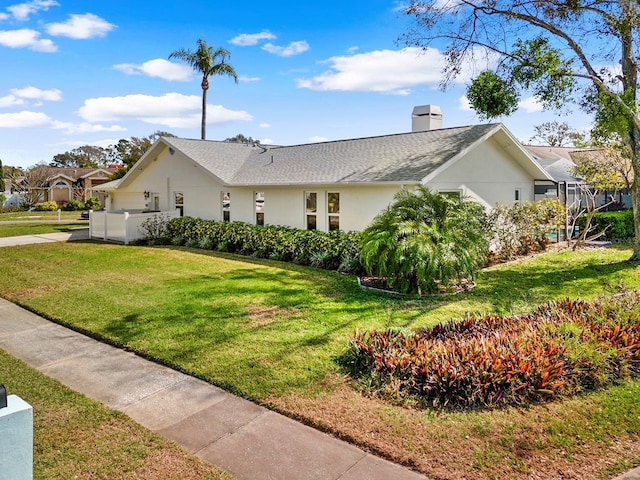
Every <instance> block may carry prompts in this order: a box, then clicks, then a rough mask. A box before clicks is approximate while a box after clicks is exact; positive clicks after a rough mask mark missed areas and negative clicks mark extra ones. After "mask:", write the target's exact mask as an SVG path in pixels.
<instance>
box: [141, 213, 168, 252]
mask: <svg viewBox="0 0 640 480" xmlns="http://www.w3.org/2000/svg"><path fill="white" fill-rule="evenodd" d="M168 223H169V216H168V215H163V214H162V213H156V214H154V215H153V216H152V217H148V218H146V219H145V220H144V221H143V222H142V225H140V228H139V231H140V233H141V234H142V235H143V238H142V239H141V240H142V241H143V242H144V241H146V242H147V244H149V245H158V244H159V245H165V244H168V243H170V241H171V236H170V235H169V232H168Z"/></svg>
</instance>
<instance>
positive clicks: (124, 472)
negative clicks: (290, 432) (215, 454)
mask: <svg viewBox="0 0 640 480" xmlns="http://www.w3.org/2000/svg"><path fill="white" fill-rule="evenodd" d="M0 381H2V383H3V384H4V385H5V386H6V387H7V391H8V392H9V394H15V395H18V396H19V397H20V398H22V399H23V400H25V401H26V402H27V403H29V404H30V405H31V406H32V407H33V424H34V428H33V430H34V432H33V438H34V466H33V477H34V478H36V479H48V480H49V479H61V480H66V479H69V478H77V479H97V478H110V479H127V478H144V479H157V480H165V479H175V480H182V479H193V480H196V479H210V480H222V479H228V480H231V477H230V476H229V475H227V474H226V473H224V472H222V471H221V470H218V469H217V468H215V467H213V466H211V465H209V464H207V463H205V462H203V461H201V460H200V459H198V458H196V457H195V456H194V455H191V454H189V453H187V452H186V451H184V450H182V449H180V448H179V447H177V446H176V445H175V444H173V443H171V442H169V441H167V440H165V439H163V438H161V437H159V436H158V435H156V434H154V433H152V432H151V431H149V430H147V429H145V428H143V427H141V426H140V425H138V424H137V423H136V422H134V421H133V420H131V419H130V418H129V417H127V416H126V415H124V414H122V413H119V412H116V411H114V410H110V409H108V408H106V407H104V406H103V405H101V404H100V403H98V402H96V401H93V400H90V399H88V398H87V397H85V396H84V395H81V394H79V393H77V392H74V391H73V390H70V389H69V388H67V387H65V386H64V385H62V384H60V383H59V382H57V381H56V380H53V379H51V378H49V377H46V376H45V375H43V374H41V373H40V372H38V371H37V370H35V369H33V368H31V367H29V366H27V365H26V364H25V363H23V362H21V361H20V360H17V359H15V358H13V357H11V356H9V355H7V354H6V353H4V351H2V350H0Z"/></svg>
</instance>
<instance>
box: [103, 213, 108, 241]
mask: <svg viewBox="0 0 640 480" xmlns="http://www.w3.org/2000/svg"><path fill="white" fill-rule="evenodd" d="M108 216H109V213H107V212H104V230H103V231H104V234H103V236H102V239H103V240H105V241H106V240H107V238H108V235H107V217H108Z"/></svg>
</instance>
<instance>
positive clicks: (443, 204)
mask: <svg viewBox="0 0 640 480" xmlns="http://www.w3.org/2000/svg"><path fill="white" fill-rule="evenodd" d="M486 232H487V223H486V214H485V212H484V208H483V207H482V206H481V205H479V204H477V203H474V202H469V201H464V200H461V199H458V198H452V197H451V196H447V195H443V194H439V193H432V192H431V191H430V190H429V189H428V188H426V187H424V186H419V187H418V188H417V189H416V190H415V192H411V191H407V190H401V191H399V192H398V193H397V194H396V196H395V198H394V202H393V203H392V204H391V205H389V207H387V208H386V209H385V210H384V211H382V212H381V213H380V214H379V215H378V216H377V217H376V218H374V220H373V222H372V223H371V225H370V226H369V227H368V228H367V229H366V230H365V231H364V232H363V239H362V243H361V251H360V259H361V262H362V265H363V266H364V268H365V270H366V271H367V273H368V274H369V275H375V276H378V277H384V278H386V280H387V284H388V285H389V286H390V287H391V288H393V289H395V290H398V291H400V292H403V293H418V294H423V293H435V292H437V291H438V290H439V289H440V288H443V287H445V288H446V287H449V286H450V285H451V284H452V283H455V282H459V281H461V280H463V279H467V280H473V279H474V278H475V276H476V274H477V272H478V270H479V268H480V267H482V266H483V265H484V264H485V262H486V260H487V252H488V250H489V242H488V237H487V233H486Z"/></svg>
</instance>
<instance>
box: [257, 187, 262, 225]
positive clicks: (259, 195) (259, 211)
mask: <svg viewBox="0 0 640 480" xmlns="http://www.w3.org/2000/svg"><path fill="white" fill-rule="evenodd" d="M256 225H264V192H256Z"/></svg>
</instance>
